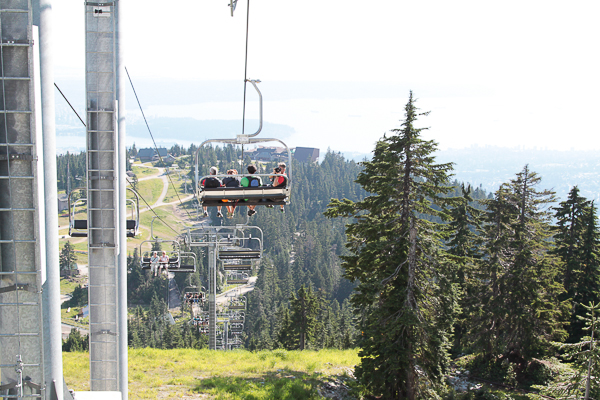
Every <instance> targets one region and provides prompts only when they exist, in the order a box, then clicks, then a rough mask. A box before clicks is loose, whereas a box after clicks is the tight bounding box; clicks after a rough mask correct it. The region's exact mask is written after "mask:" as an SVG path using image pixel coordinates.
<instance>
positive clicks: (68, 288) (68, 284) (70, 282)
mask: <svg viewBox="0 0 600 400" xmlns="http://www.w3.org/2000/svg"><path fill="white" fill-rule="evenodd" d="M84 280H85V279H84V278H72V279H67V278H60V294H69V293H73V290H75V288H76V287H78V286H79V285H81V284H82V283H83V281H84Z"/></svg>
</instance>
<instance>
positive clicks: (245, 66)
mask: <svg viewBox="0 0 600 400" xmlns="http://www.w3.org/2000/svg"><path fill="white" fill-rule="evenodd" d="M249 26H250V0H248V7H247V8H246V55H245V56H244V107H243V112H242V135H243V134H244V133H245V131H246V87H247V86H248V27H249ZM241 165H244V144H243V143H242V164H241ZM241 165H240V168H241Z"/></svg>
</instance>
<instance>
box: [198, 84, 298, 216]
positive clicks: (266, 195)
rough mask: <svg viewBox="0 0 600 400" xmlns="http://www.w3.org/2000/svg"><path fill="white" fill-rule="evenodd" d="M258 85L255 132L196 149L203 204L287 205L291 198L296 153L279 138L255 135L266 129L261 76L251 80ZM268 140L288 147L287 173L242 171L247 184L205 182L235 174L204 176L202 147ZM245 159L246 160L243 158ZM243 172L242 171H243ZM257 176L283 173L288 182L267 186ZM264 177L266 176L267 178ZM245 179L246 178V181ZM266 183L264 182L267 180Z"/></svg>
mask: <svg viewBox="0 0 600 400" xmlns="http://www.w3.org/2000/svg"><path fill="white" fill-rule="evenodd" d="M247 82H250V83H251V84H252V86H254V88H255V89H256V91H257V93H258V96H259V110H260V111H259V114H260V119H259V123H260V125H259V128H258V131H256V132H255V133H253V134H251V135H246V134H241V135H237V137H236V138H235V139H209V140H206V141H204V142H203V143H202V144H201V145H200V146H198V150H197V151H196V169H195V188H196V198H197V199H198V202H199V203H200V204H201V205H202V206H208V207H211V206H223V205H232V203H233V204H235V205H236V206H238V205H239V206H265V205H286V204H289V202H290V195H291V180H290V178H291V176H292V153H291V151H290V149H289V147H288V146H287V145H286V144H285V143H284V142H282V141H281V140H279V139H267V138H255V137H254V136H256V135H258V134H259V133H260V131H261V130H262V124H263V117H262V94H261V93H260V90H258V86H257V85H256V83H260V81H259V80H247ZM268 142H279V143H280V144H282V145H283V147H284V148H285V149H286V150H287V156H288V157H287V162H286V165H287V176H286V175H284V174H276V173H271V174H256V173H255V174H249V173H248V174H246V173H242V174H239V175H235V176H236V177H237V178H239V179H240V182H242V183H244V182H246V183H247V186H244V187H242V186H240V187H206V186H204V185H203V182H205V180H206V179H207V178H219V179H223V178H226V177H231V176H232V175H227V174H217V175H208V176H203V177H200V172H199V171H200V165H199V157H198V155H199V153H200V150H201V149H202V148H203V147H204V146H205V145H207V144H209V143H221V144H233V145H249V144H258V143H268ZM242 161H243V160H242ZM240 172H242V171H240ZM253 177H260V179H261V180H263V181H267V182H268V181H269V178H270V177H283V178H284V179H285V184H283V185H280V186H267V185H262V186H259V185H258V180H256V179H253ZM263 177H264V179H263ZM244 179H245V181H244ZM263 183H264V182H263ZM254 184H256V185H254Z"/></svg>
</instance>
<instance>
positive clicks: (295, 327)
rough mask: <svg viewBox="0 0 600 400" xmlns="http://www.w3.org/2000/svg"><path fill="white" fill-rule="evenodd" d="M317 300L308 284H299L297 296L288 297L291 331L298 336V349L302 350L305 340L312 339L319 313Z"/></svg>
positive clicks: (305, 343)
mask: <svg viewBox="0 0 600 400" xmlns="http://www.w3.org/2000/svg"><path fill="white" fill-rule="evenodd" d="M319 305H320V303H319V300H318V297H317V295H316V294H315V293H313V291H312V289H311V288H310V286H309V287H308V288H306V287H305V286H304V285H302V286H300V290H298V296H296V295H292V298H291V299H290V319H291V322H292V326H291V327H292V331H293V332H294V333H295V334H296V335H297V336H298V338H299V341H298V349H300V350H304V349H305V348H306V345H307V342H309V341H310V340H312V339H313V337H314V334H315V328H316V323H317V315H318V313H319V308H320V307H319Z"/></svg>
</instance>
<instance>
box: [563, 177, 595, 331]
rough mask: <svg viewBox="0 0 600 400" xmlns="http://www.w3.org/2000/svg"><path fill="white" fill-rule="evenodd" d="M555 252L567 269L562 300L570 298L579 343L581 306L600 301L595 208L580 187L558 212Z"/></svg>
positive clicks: (581, 325) (572, 327)
mask: <svg viewBox="0 0 600 400" xmlns="http://www.w3.org/2000/svg"><path fill="white" fill-rule="evenodd" d="M554 210H555V215H554V217H555V219H556V235H555V242H556V250H555V253H556V254H557V255H558V256H559V257H560V258H561V259H562V261H563V264H564V268H563V273H562V281H563V285H564V287H565V293H564V294H563V297H564V298H565V299H568V300H569V301H570V302H571V304H572V306H573V308H572V310H571V317H570V324H569V327H568V332H569V339H568V340H569V341H571V342H576V341H579V339H580V338H581V336H582V334H583V333H582V328H583V322H582V319H581V317H583V316H584V315H585V312H586V311H585V309H584V308H583V307H582V306H581V304H588V303H589V302H594V303H597V302H598V301H599V300H600V270H599V267H600V265H599V261H598V250H599V247H598V246H599V243H600V232H599V231H598V223H597V215H596V207H595V206H594V204H593V202H591V201H589V200H587V199H586V198H585V197H582V196H580V195H579V188H578V187H577V186H575V187H573V188H572V189H571V191H570V192H569V196H568V198H567V200H565V201H563V202H561V203H560V204H559V206H558V207H556V208H555V209H554Z"/></svg>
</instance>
